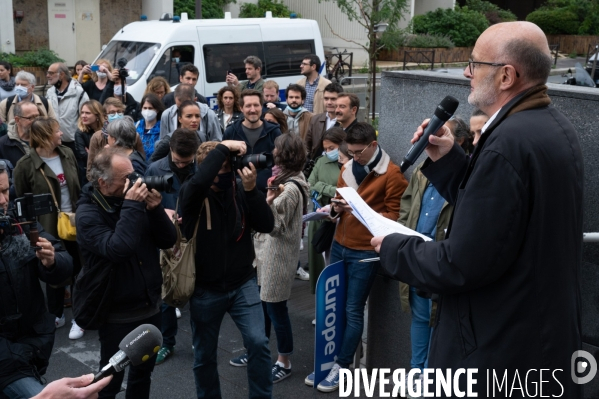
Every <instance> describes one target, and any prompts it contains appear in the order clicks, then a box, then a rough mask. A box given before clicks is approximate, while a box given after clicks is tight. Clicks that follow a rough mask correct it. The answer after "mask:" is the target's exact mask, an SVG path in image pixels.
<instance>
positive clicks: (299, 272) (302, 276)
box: [295, 267, 310, 281]
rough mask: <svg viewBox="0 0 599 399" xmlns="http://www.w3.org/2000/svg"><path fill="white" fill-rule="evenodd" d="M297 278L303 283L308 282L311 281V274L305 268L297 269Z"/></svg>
mask: <svg viewBox="0 0 599 399" xmlns="http://www.w3.org/2000/svg"><path fill="white" fill-rule="evenodd" d="M295 278H299V279H300V280H303V281H308V280H310V273H308V272H307V271H305V270H304V268H303V267H300V268H298V269H297V272H296V273H295Z"/></svg>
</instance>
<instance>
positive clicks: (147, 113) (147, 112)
mask: <svg viewBox="0 0 599 399" xmlns="http://www.w3.org/2000/svg"><path fill="white" fill-rule="evenodd" d="M156 115H157V114H156V111H154V110H153V109H144V110H142V111H141V116H143V117H144V119H145V120H147V121H153V120H154V119H156Z"/></svg>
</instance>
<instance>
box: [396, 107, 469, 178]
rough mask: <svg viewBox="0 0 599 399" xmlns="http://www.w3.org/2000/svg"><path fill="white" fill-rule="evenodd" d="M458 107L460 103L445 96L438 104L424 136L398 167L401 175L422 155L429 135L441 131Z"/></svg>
mask: <svg viewBox="0 0 599 399" xmlns="http://www.w3.org/2000/svg"><path fill="white" fill-rule="evenodd" d="M458 105H460V102H459V101H458V100H457V99H456V98H455V97H452V96H447V97H445V98H444V99H443V101H441V104H439V105H438V106H437V109H436V110H435V115H433V117H432V118H431V120H430V121H429V122H428V126H427V127H426V129H424V134H423V135H422V136H421V137H420V139H418V141H417V142H416V143H415V144H414V145H413V146H412V148H410V150H409V151H408V153H407V154H406V156H405V157H404V159H403V161H402V162H401V165H400V166H399V168H400V169H401V173H404V172H405V171H406V170H407V169H408V168H409V167H410V166H412V165H413V164H414V162H416V160H417V159H418V157H419V156H420V154H422V151H424V149H425V148H426V146H427V145H428V138H429V137H430V136H431V135H433V134H436V133H437V131H439V129H441V126H443V124H445V122H447V121H448V120H449V118H451V117H452V116H453V113H454V112H455V110H456V109H457V108H458Z"/></svg>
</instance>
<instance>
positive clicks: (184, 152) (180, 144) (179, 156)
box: [146, 129, 200, 364]
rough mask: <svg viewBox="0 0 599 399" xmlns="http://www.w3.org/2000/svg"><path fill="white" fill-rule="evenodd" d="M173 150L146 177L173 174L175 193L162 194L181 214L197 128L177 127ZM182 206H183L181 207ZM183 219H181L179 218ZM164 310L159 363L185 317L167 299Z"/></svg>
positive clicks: (169, 206) (173, 210)
mask: <svg viewBox="0 0 599 399" xmlns="http://www.w3.org/2000/svg"><path fill="white" fill-rule="evenodd" d="M169 144H170V148H171V151H170V154H169V155H167V156H166V157H165V158H162V159H161V160H159V161H156V162H154V163H152V164H151V165H150V166H149V167H148V170H147V171H146V177H150V176H165V175H172V176H173V187H172V190H171V193H163V194H162V205H163V206H164V208H165V210H166V211H167V213H169V214H173V215H174V214H175V213H176V214H177V215H180V214H181V212H180V209H178V207H177V204H178V200H179V191H180V190H181V185H182V184H183V183H184V182H185V181H186V180H187V179H189V178H190V177H191V176H193V174H194V172H195V170H196V165H195V162H194V161H195V154H196V151H197V150H198V147H199V146H200V140H199V139H198V135H197V134H196V132H195V130H191V129H177V130H175V132H174V133H173V136H172V137H171V139H170V142H169ZM179 208H180V207H179ZM179 223H180V221H179ZM160 310H161V311H162V339H163V341H162V347H161V348H160V350H159V351H158V353H157V354H156V364H161V363H163V362H164V361H165V360H166V359H167V358H168V357H169V356H171V355H172V354H173V352H174V350H175V344H176V338H175V337H176V336H177V330H178V326H177V318H178V317H181V313H180V311H179V309H176V308H174V307H172V306H169V305H167V304H166V303H163V304H162V306H161V308H160Z"/></svg>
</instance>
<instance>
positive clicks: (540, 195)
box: [371, 22, 583, 398]
mask: <svg viewBox="0 0 599 399" xmlns="http://www.w3.org/2000/svg"><path fill="white" fill-rule="evenodd" d="M470 58H471V59H470V61H469V64H468V66H467V67H466V68H465V70H464V76H465V77H467V78H468V79H470V82H471V83H470V85H471V92H470V95H469V97H468V102H469V103H470V104H472V105H473V106H475V107H477V108H479V109H481V110H482V111H483V112H484V113H485V114H487V115H490V116H491V118H490V119H489V121H488V122H487V124H485V126H484V127H483V129H482V131H483V133H482V136H481V138H480V141H479V142H478V145H477V146H476V148H475V150H474V153H473V155H472V158H471V160H470V161H469V158H468V157H467V156H466V155H465V154H464V152H463V151H462V149H461V148H460V147H459V146H458V145H457V143H455V142H454V138H453V136H452V135H451V132H450V131H449V129H447V128H445V127H443V128H442V129H441V130H439V132H438V133H437V136H431V137H430V139H429V146H428V147H427V149H426V152H427V154H428V157H429V159H427V160H426V162H425V163H424V166H423V167H422V169H421V170H422V172H423V173H424V175H425V176H426V177H427V178H428V179H429V180H430V181H431V182H432V183H433V185H434V186H435V188H436V189H437V190H438V191H439V192H440V193H441V195H442V196H443V198H445V199H446V200H447V201H448V202H449V203H450V204H452V205H454V206H455V208H454V212H453V216H452V220H451V222H450V225H449V228H448V229H447V234H446V239H445V240H444V241H439V242H424V241H423V240H422V239H420V238H417V237H412V236H405V235H401V234H392V235H389V236H386V237H375V238H373V239H372V242H371V243H372V245H373V246H374V247H375V249H376V250H377V251H379V252H380V254H381V265H382V267H383V268H384V269H386V270H387V271H388V272H389V273H390V274H392V275H393V276H394V277H395V278H397V279H399V280H401V281H403V282H405V283H408V284H410V285H411V286H415V287H417V288H419V289H421V290H425V291H428V292H431V293H435V294H439V296H440V299H439V304H438V309H439V310H438V313H437V317H436V321H435V327H434V330H433V337H432V343H431V348H430V357H429V359H430V360H429V367H431V368H436V369H442V370H445V369H452V370H453V371H454V372H455V370H457V369H458V368H465V369H469V368H477V369H478V374H477V379H478V383H477V384H476V385H475V390H476V391H477V392H478V393H479V395H478V396H479V397H485V395H486V394H489V393H488V392H489V391H487V388H488V387H490V386H492V385H493V381H492V380H493V377H492V376H493V374H492V373H491V372H493V373H495V375H496V376H497V377H498V380H499V381H501V380H502V379H503V377H504V376H506V377H507V380H506V382H507V384H505V383H504V384H503V387H502V388H501V389H500V388H498V387H499V386H500V385H496V386H495V397H499V396H501V397H504V396H511V397H522V396H525V395H527V397H528V395H529V394H530V395H533V392H534V389H535V388H536V389H537V390H538V389H539V388H541V389H542V391H541V392H542V393H541V395H543V396H554V397H568V398H578V397H580V396H581V389H580V386H579V385H576V384H575V383H574V382H573V379H572V378H571V373H570V372H571V370H570V361H571V357H572V355H573V353H574V352H575V351H577V350H579V349H580V348H581V329H580V322H581V320H580V290H579V283H580V281H579V275H580V273H579V272H580V265H581V256H582V200H583V160H582V154H581V150H580V145H579V142H578V138H577V134H576V132H575V130H574V128H573V127H572V125H571V124H570V122H569V121H568V120H567V119H566V118H565V117H564V116H563V115H562V114H561V113H560V112H559V111H558V110H556V109H555V108H554V107H552V106H551V100H550V99H549V97H548V96H547V87H546V86H545V82H546V81H547V77H548V76H549V72H550V70H551V63H552V62H551V56H550V51H549V47H548V44H547V39H546V37H545V35H544V34H543V32H542V31H541V29H539V28H538V27H537V26H536V25H534V24H532V23H528V22H509V23H501V24H496V25H493V26H491V27H490V28H488V29H487V30H486V31H485V32H483V34H482V35H481V36H480V37H479V38H478V40H477V42H476V45H475V47H474V49H473V51H472V55H471V57H470ZM425 127H426V122H425V123H423V124H422V125H421V126H420V127H419V128H418V130H417V132H416V133H415V135H414V139H413V140H412V142H416V141H417V140H418V138H419V137H420V136H421V135H422V133H423V130H424V128H425ZM473 241H474V242H475V244H474V245H473ZM543 370H546V371H545V372H544V373H543ZM547 370H549V371H547ZM529 371H530V373H528V374H527V372H529ZM489 373H491V374H489ZM516 374H518V375H519V380H516V379H515V377H516ZM525 377H526V378H525ZM514 381H516V385H518V381H521V384H520V385H522V387H521V389H520V388H517V389H516V390H515V391H514V390H512V391H511V395H506V393H508V394H509V393H510V392H506V389H507V390H509V389H510V387H512V386H513V383H514ZM465 383H466V381H465V378H462V379H461V380H460V387H461V388H464V387H465ZM533 384H536V386H535V385H533ZM539 385H540V386H539ZM498 389H499V390H500V392H501V394H500V395H499V396H497V395H498V392H497V390H498ZM429 391H430V388H429ZM448 396H451V394H448Z"/></svg>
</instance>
